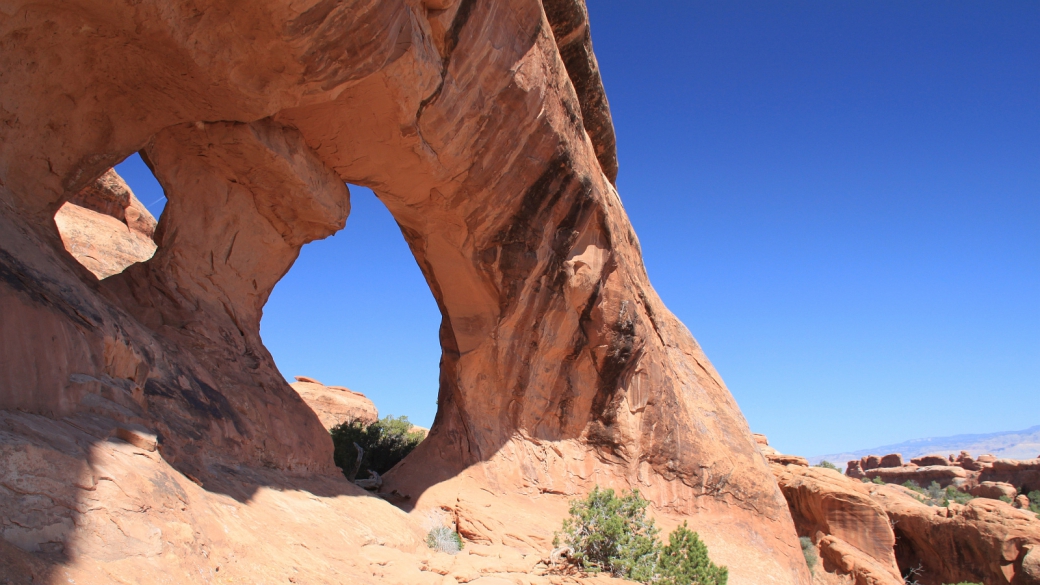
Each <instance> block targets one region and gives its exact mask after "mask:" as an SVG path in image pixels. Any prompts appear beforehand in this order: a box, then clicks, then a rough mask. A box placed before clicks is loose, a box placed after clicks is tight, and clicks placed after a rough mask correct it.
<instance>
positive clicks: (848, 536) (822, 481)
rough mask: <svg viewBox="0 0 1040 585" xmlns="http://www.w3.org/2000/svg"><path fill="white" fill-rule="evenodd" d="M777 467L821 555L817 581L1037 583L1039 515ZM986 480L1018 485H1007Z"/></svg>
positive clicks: (802, 528) (799, 521) (803, 530)
mask: <svg viewBox="0 0 1040 585" xmlns="http://www.w3.org/2000/svg"><path fill="white" fill-rule="evenodd" d="M964 459H968V458H967V457H965V458H964ZM945 461H947V462H948V461H949V460H945ZM854 463H857V464H859V465H862V464H863V463H864V462H861V461H854ZM867 463H870V462H867ZM906 467H909V466H903V468H906ZM931 467H940V468H943V469H945V468H946V467H945V466H931ZM903 468H887V469H886V468H873V469H869V470H867V472H866V473H867V474H872V473H879V472H887V471H896V470H899V469H903ZM772 469H773V473H774V475H775V476H776V478H777V482H778V484H779V485H780V488H781V490H782V491H783V493H784V496H785V497H786V499H787V501H788V504H789V505H790V507H791V515H792V517H793V519H794V521H795V525H796V527H797V529H798V533H799V534H800V535H803V536H809V537H811V538H812V540H813V543H814V544H815V546H816V547H817V549H818V550H819V555H820V557H821V558H822V559H823V560H824V563H823V570H824V571H825V572H826V573H825V574H824V575H817V576H814V580H816V581H819V582H821V583H829V582H833V577H834V576H836V577H847V578H849V579H851V580H852V581H853V582H855V583H856V584H867V583H892V584H893V585H898V584H900V583H904V579H905V582H915V583H919V584H920V585H943V584H948V583H959V582H975V583H977V582H983V583H986V584H1010V585H1036V584H1040V558H1038V555H1040V519H1038V518H1037V517H1036V514H1033V513H1030V512H1028V511H1025V510H1018V509H1015V508H1014V507H1012V506H1011V505H1010V504H1007V503H1005V502H1001V501H998V500H993V499H986V498H977V499H974V500H971V501H969V502H968V503H967V504H966V505H960V504H956V503H951V504H950V505H949V507H939V506H929V505H926V504H924V503H922V502H921V501H920V500H919V499H918V498H917V497H916V496H915V493H914V492H912V491H910V490H908V489H906V488H904V487H902V486H900V485H877V484H874V483H863V482H861V481H860V480H857V479H853V478H850V477H847V476H842V475H840V474H838V473H837V472H834V471H833V470H827V469H819V468H813V467H809V468H806V467H801V466H797V465H778V464H774V465H772ZM919 469H928V467H922V468H919ZM956 469H960V471H962V472H964V471H965V470H963V469H961V468H959V467H957V468H956ZM983 485H985V486H986V488H985V489H987V490H993V491H1003V490H1007V489H1011V490H1014V487H1013V486H1010V485H1007V484H983Z"/></svg>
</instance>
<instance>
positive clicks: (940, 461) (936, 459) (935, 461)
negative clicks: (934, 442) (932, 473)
mask: <svg viewBox="0 0 1040 585" xmlns="http://www.w3.org/2000/svg"><path fill="white" fill-rule="evenodd" d="M910 462H911V463H913V464H914V465H917V466H918V467H928V466H932V465H944V466H945V465H949V464H950V460H949V459H947V458H945V457H943V456H942V455H925V456H924V457H917V458H914V459H911V460H910Z"/></svg>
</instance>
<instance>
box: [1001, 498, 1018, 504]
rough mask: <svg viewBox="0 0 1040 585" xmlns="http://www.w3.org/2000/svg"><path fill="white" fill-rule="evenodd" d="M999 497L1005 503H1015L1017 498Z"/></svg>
mask: <svg viewBox="0 0 1040 585" xmlns="http://www.w3.org/2000/svg"><path fill="white" fill-rule="evenodd" d="M998 499H999V500H1000V501H1001V502H1004V503H1005V504H1013V503H1015V500H1012V499H1011V497H1010V496H1000V497H999V498H998Z"/></svg>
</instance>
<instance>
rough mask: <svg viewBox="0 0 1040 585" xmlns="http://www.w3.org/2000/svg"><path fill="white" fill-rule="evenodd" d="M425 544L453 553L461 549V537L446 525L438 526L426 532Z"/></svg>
mask: <svg viewBox="0 0 1040 585" xmlns="http://www.w3.org/2000/svg"><path fill="white" fill-rule="evenodd" d="M426 546H428V547H430V548H432V549H434V550H439V551H441V552H446V553H448V554H449V555H454V554H458V552H459V551H460V550H462V537H461V536H459V533H458V532H455V531H454V530H452V529H451V528H448V527H447V526H438V527H436V528H433V529H431V530H430V531H429V532H427V533H426Z"/></svg>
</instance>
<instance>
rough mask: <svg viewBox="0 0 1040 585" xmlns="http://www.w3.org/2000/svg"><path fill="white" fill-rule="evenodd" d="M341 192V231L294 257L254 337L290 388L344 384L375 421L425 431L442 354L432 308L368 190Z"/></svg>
mask: <svg viewBox="0 0 1040 585" xmlns="http://www.w3.org/2000/svg"><path fill="white" fill-rule="evenodd" d="M348 187H349V189H350V201H351V211H350V216H349V218H348V219H347V223H346V227H344V228H343V229H342V230H340V231H338V232H336V234H334V235H332V236H329V237H328V238H325V239H322V240H317V241H314V242H311V243H309V244H307V245H305V246H304V247H303V248H302V249H301V250H300V256H299V258H297V259H296V262H295V263H294V264H293V266H292V268H290V269H289V271H288V272H287V273H286V275H285V276H284V277H282V279H281V280H280V281H278V284H277V285H275V287H274V290H273V292H272V293H271V297H270V298H269V299H268V301H267V304H266V305H265V306H264V311H263V318H262V320H261V324H260V334H261V337H262V338H263V341H264V344H265V346H266V347H267V349H268V350H270V352H271V355H272V356H273V357H274V361H275V364H276V365H277V366H278V370H279V371H280V372H281V373H282V374H283V376H284V377H285V378H286V380H288V381H289V382H290V383H293V381H294V380H295V377H296V376H306V377H309V378H314V379H316V380H319V381H321V382H322V383H323V384H325V385H328V386H334V385H335V386H346V387H348V388H350V389H351V390H353V391H355V392H360V393H361V394H363V395H364V396H366V397H368V399H370V400H372V401H373V402H374V403H375V406H376V407H378V411H379V415H380V416H386V415H393V416H402V415H404V416H407V417H408V418H409V420H410V421H411V422H412V423H413V424H415V425H418V426H421V427H425V428H429V427H430V425H431V424H432V423H433V419H434V415H435V414H436V408H437V407H436V398H437V387H438V367H439V362H440V354H441V349H440V343H439V341H438V339H437V329H438V326H439V324H440V312H439V311H438V308H437V303H436V301H435V300H434V298H433V296H432V295H431V294H430V289H429V286H428V285H427V284H426V281H425V279H424V278H423V275H422V272H421V270H420V269H419V267H418V266H417V265H416V263H415V257H414V256H413V255H412V253H411V251H410V250H409V249H408V244H407V243H406V242H405V240H404V238H403V237H402V236H401V230H400V228H399V227H398V225H397V223H396V222H395V221H394V219H393V216H392V215H391V214H390V212H389V211H388V210H387V209H386V206H385V205H383V204H382V203H381V202H380V201H379V199H378V198H377V197H376V196H375V194H374V193H372V191H371V190H369V189H367V188H364V187H359V186H356V185H348ZM306 398H307V397H306V396H305V399H306ZM308 402H309V401H308ZM316 410H317V409H316ZM320 415H321V412H319V416H320ZM330 420H332V419H330ZM324 422H326V424H325V426H326V427H328V426H329V424H328V421H324Z"/></svg>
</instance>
